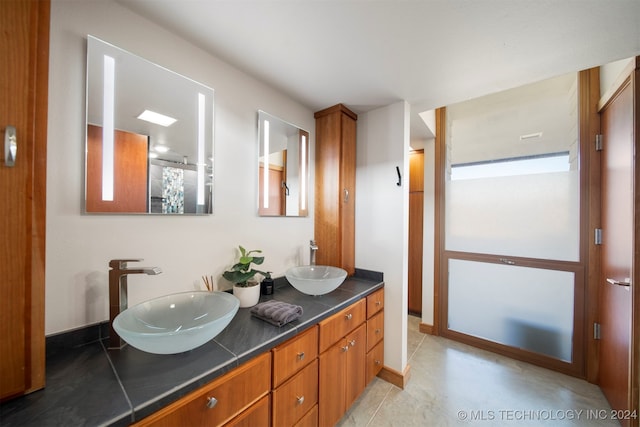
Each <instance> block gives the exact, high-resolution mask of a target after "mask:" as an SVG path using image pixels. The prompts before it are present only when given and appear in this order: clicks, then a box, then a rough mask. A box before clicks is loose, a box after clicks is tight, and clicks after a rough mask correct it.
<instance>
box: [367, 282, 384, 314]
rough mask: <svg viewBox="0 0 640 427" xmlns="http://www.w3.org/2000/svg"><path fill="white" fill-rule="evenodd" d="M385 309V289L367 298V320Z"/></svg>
mask: <svg viewBox="0 0 640 427" xmlns="http://www.w3.org/2000/svg"><path fill="white" fill-rule="evenodd" d="M383 308H384V288H381V289H379V290H377V291H375V292H374V293H372V294H371V295H369V296H368V297H367V319H368V318H370V317H371V316H373V315H374V314H376V313H377V312H379V311H380V310H382V309H383Z"/></svg>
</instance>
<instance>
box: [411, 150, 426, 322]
mask: <svg viewBox="0 0 640 427" xmlns="http://www.w3.org/2000/svg"><path fill="white" fill-rule="evenodd" d="M423 221H424V150H419V151H412V152H411V153H410V154H409V265H408V270H409V275H408V276H409V277H408V282H409V289H408V293H409V304H408V308H409V313H414V314H421V313H422V255H423V254H422V243H423V242H422V240H423V238H422V234H423Z"/></svg>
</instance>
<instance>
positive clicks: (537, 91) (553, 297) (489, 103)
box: [441, 75, 584, 369]
mask: <svg viewBox="0 0 640 427" xmlns="http://www.w3.org/2000/svg"><path fill="white" fill-rule="evenodd" d="M576 84H577V78H576V75H567V76H561V77H558V78H555V79H552V80H549V81H546V82H540V83H536V84H533V85H530V86H526V87H523V88H518V89H514V90H512V91H509V92H505V93H501V94H496V95H490V96H488V97H484V98H481V99H478V100H473V101H467V102H465V103H462V104H459V105H454V106H450V107H447V120H446V126H447V127H446V129H447V131H446V136H447V141H446V151H445V153H446V155H445V157H446V163H445V174H444V175H445V176H444V178H445V179H444V196H445V197H444V229H443V231H444V251H443V257H442V260H443V261H442V264H441V268H442V269H443V276H442V277H443V280H445V281H446V283H447V285H446V286H447V287H446V289H445V292H443V294H444V303H445V307H443V315H442V316H443V317H442V318H441V319H442V320H443V321H445V322H446V325H447V331H446V333H449V336H451V337H455V338H459V339H461V340H463V341H464V340H467V341H468V342H470V343H473V344H476V345H480V346H481V347H482V346H485V348H492V349H496V348H499V349H502V350H504V351H506V352H508V353H509V354H514V353H517V354H518V356H519V357H520V356H521V357H523V358H525V360H534V359H535V360H537V361H540V360H544V362H540V363H550V364H554V366H557V365H558V364H562V365H563V369H564V368H565V365H566V364H576V365H575V366H577V364H578V363H579V362H580V360H581V357H582V353H579V354H578V353H576V351H577V352H581V349H577V348H574V342H578V341H576V340H575V338H576V337H579V339H580V340H581V339H582V338H581V337H582V331H583V326H582V325H580V326H576V323H575V322H576V319H581V318H582V317H583V316H582V310H584V308H583V307H582V306H581V304H580V303H576V301H583V300H582V295H583V292H584V283H582V282H583V277H584V275H583V273H582V272H583V271H584V265H583V264H581V259H580V237H581V236H580V230H581V227H580V217H581V215H580V209H581V206H580V182H581V175H580V174H581V172H580V161H579V159H580V152H579V142H578V135H577V127H578V126H577V125H578V118H577V116H576V114H577V95H576ZM446 333H445V335H446ZM471 337H473V338H471ZM478 339H480V340H484V341H488V342H490V343H486V342H484V341H480V340H478ZM580 342H581V341H580ZM495 343H497V344H499V345H495ZM531 353H535V355H532V354H531ZM540 355H542V357H541V356H540ZM551 359H553V360H551Z"/></svg>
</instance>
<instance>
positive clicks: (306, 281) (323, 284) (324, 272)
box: [285, 265, 347, 295]
mask: <svg viewBox="0 0 640 427" xmlns="http://www.w3.org/2000/svg"><path fill="white" fill-rule="evenodd" d="M285 277H286V278H287V280H288V281H289V283H291V285H292V286H293V287H294V288H296V289H297V290H299V291H300V292H302V293H303V294H307V295H324V294H328V293H329V292H331V291H333V290H334V289H336V288H337V287H338V286H340V285H341V284H342V282H344V279H345V278H346V277H347V272H346V271H345V270H343V269H341V268H338V267H331V266H328V265H302V266H298V267H291V268H290V269H288V270H287V271H286V273H285Z"/></svg>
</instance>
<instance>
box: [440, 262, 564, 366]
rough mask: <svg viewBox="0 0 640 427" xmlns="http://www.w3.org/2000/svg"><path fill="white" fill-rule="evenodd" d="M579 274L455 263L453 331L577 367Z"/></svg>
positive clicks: (451, 304) (451, 309)
mask: <svg viewBox="0 0 640 427" xmlns="http://www.w3.org/2000/svg"><path fill="white" fill-rule="evenodd" d="M574 279H575V274H574V273H573V272H568V271H554V270H544V269H538V268H528V267H517V266H509V265H500V264H489V263H482V262H475V261H464V260H456V259H452V260H450V261H449V329H450V330H453V331H456V332H462V333H465V334H467V335H471V336H474V337H477V338H483V339H486V340H489V341H493V342H497V343H500V344H505V345H508V346H511V347H515V348H521V349H524V350H528V351H532V352H535V353H540V354H544V355H546V356H550V357H553V358H556V359H560V360H564V361H567V362H571V360H572V357H571V353H572V346H571V344H572V339H573V317H574V312H573V298H574V295H573V293H574Z"/></svg>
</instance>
